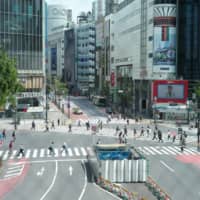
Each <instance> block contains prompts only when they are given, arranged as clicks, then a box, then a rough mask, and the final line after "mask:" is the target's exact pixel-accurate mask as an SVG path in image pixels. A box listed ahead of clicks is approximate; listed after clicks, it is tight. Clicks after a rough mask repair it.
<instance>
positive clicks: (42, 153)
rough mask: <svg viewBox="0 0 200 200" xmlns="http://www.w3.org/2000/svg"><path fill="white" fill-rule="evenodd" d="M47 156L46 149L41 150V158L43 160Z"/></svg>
mask: <svg viewBox="0 0 200 200" xmlns="http://www.w3.org/2000/svg"><path fill="white" fill-rule="evenodd" d="M44 155H45V149H41V150H40V158H43V157H44Z"/></svg>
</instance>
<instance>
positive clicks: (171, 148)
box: [168, 146, 181, 154]
mask: <svg viewBox="0 0 200 200" xmlns="http://www.w3.org/2000/svg"><path fill="white" fill-rule="evenodd" d="M168 148H169V149H170V150H172V151H174V152H175V153H176V154H181V152H180V149H179V148H178V147H175V146H173V147H168Z"/></svg>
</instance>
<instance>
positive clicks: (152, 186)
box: [145, 176, 171, 200]
mask: <svg viewBox="0 0 200 200" xmlns="http://www.w3.org/2000/svg"><path fill="white" fill-rule="evenodd" d="M145 184H146V186H147V187H148V188H149V190H150V191H151V192H152V194H153V195H154V196H156V197H157V199H158V200H171V198H170V196H169V195H168V194H167V193H166V192H165V191H164V190H163V189H162V188H161V187H160V186H159V185H158V184H157V183H156V182H155V181H154V180H153V179H152V178H151V177H150V176H149V177H148V178H147V181H146V183H145Z"/></svg>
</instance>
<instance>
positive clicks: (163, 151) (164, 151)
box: [157, 146, 170, 155]
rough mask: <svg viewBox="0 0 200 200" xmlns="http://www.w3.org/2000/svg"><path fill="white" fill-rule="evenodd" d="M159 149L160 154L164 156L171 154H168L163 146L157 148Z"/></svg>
mask: <svg viewBox="0 0 200 200" xmlns="http://www.w3.org/2000/svg"><path fill="white" fill-rule="evenodd" d="M157 148H159V150H160V152H161V153H162V154H165V155H169V154H170V153H169V152H167V151H166V150H164V149H162V147H161V146H157Z"/></svg>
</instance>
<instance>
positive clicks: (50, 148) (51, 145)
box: [48, 142, 55, 155]
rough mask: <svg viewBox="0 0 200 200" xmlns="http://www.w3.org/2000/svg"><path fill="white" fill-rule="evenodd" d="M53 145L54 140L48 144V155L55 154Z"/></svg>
mask: <svg viewBox="0 0 200 200" xmlns="http://www.w3.org/2000/svg"><path fill="white" fill-rule="evenodd" d="M53 145H54V142H51V144H50V146H49V147H48V150H49V155H54V154H55V151H54V148H53Z"/></svg>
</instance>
